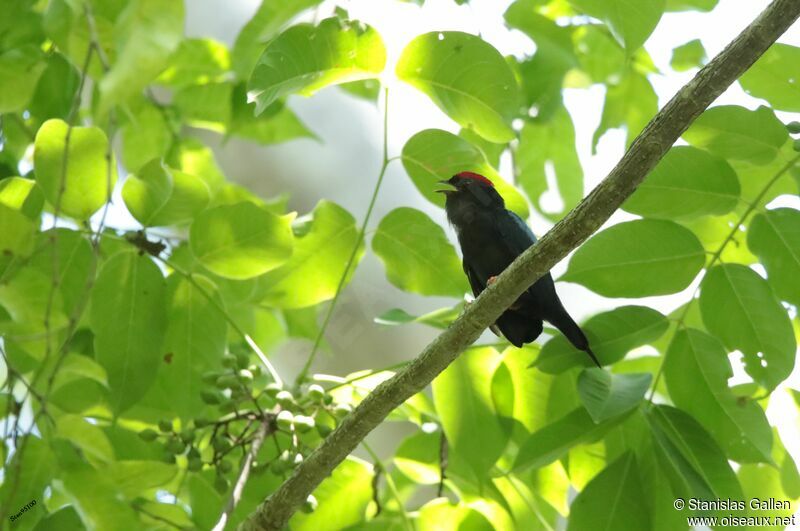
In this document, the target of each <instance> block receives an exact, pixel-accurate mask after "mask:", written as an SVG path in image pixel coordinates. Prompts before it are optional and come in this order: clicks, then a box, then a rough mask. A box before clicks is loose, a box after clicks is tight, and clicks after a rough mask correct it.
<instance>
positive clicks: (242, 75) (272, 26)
mask: <svg viewBox="0 0 800 531" xmlns="http://www.w3.org/2000/svg"><path fill="white" fill-rule="evenodd" d="M319 3H320V0H292V1H290V2H287V1H286V0H262V1H261V5H260V6H259V7H258V9H257V10H256V12H255V14H254V15H253V18H251V19H250V20H249V21H248V22H247V24H245V25H244V27H243V28H242V31H240V32H239V35H238V36H237V37H236V42H235V43H234V44H233V50H232V52H231V61H232V66H233V71H234V72H235V73H236V77H237V78H238V79H242V80H244V79H247V78H248V77H250V73H251V72H252V71H253V68H254V67H255V66H256V63H257V62H258V56H259V55H260V54H261V52H262V51H263V50H262V49H263V47H264V43H267V42H269V41H270V40H272V38H273V37H274V36H275V35H277V33H278V31H280V29H281V27H282V26H283V25H285V24H286V23H287V22H289V21H290V20H291V19H292V18H294V17H295V16H296V15H297V14H298V13H300V12H301V11H304V10H306V9H308V8H309V7H312V6H315V5H317V4H319Z"/></svg>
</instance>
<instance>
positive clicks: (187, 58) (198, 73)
mask: <svg viewBox="0 0 800 531" xmlns="http://www.w3.org/2000/svg"><path fill="white" fill-rule="evenodd" d="M230 66H231V58H230V56H229V54H228V48H227V47H226V46H225V45H224V44H222V43H221V42H219V41H215V40H214V39H184V40H182V41H181V43H180V45H178V49H177V50H176V51H175V53H174V54H172V57H170V59H169V67H167V69H166V70H164V71H163V72H162V73H161V75H160V76H158V79H157V80H156V82H157V83H159V84H162V85H167V86H170V87H174V88H182V87H186V86H189V85H202V84H205V83H215V82H218V81H223V80H224V79H225V77H226V73H227V72H228V71H229V70H230Z"/></svg>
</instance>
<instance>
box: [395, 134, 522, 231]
mask: <svg viewBox="0 0 800 531" xmlns="http://www.w3.org/2000/svg"><path fill="white" fill-rule="evenodd" d="M402 159H403V167H404V168H405V169H406V172H407V173H408V176H409V177H411V180H412V181H413V182H414V185H415V186H416V187H417V190H419V191H420V193H421V194H422V195H423V196H424V197H425V199H427V200H428V201H430V202H431V203H433V204H435V205H439V206H440V207H444V197H443V194H437V193H436V192H435V190H436V188H437V187H438V186H439V185H438V184H437V181H441V180H446V179H449V178H450V177H452V176H453V175H455V174H456V173H459V172H462V171H474V172H477V173H480V174H481V175H483V176H484V177H486V178H488V179H489V180H490V181H492V183H494V185H495V188H497V191H498V193H499V194H500V195H501V196H502V197H503V199H504V200H505V202H506V208H508V209H509V210H513V211H514V212H516V213H517V214H519V215H520V216H521V217H522V218H523V219H525V218H527V217H528V203H527V201H525V198H524V197H523V196H522V194H521V193H519V192H518V191H517V189H516V188H514V186H513V185H511V184H509V183H508V182H506V181H504V180H503V178H502V177H500V174H499V173H498V172H497V170H495V169H494V168H492V167H491V166H490V165H489V163H488V162H486V157H485V156H484V155H483V152H482V151H481V150H480V149H478V148H476V147H475V146H474V145H472V144H470V143H469V142H467V141H466V140H464V139H463V138H461V137H458V136H456V135H454V134H452V133H448V132H447V131H442V130H441V129H425V130H424V131H420V132H419V133H417V134H415V135H414V136H412V137H411V138H409V139H408V142H406V145H405V146H403V153H402Z"/></svg>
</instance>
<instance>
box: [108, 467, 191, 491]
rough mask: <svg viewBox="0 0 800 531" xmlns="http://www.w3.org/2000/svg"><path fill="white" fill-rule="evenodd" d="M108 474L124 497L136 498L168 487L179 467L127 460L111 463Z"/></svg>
mask: <svg viewBox="0 0 800 531" xmlns="http://www.w3.org/2000/svg"><path fill="white" fill-rule="evenodd" d="M106 472H107V474H108V477H109V478H110V479H111V481H113V483H114V486H115V487H117V488H118V489H119V491H120V492H121V493H122V495H123V496H125V497H126V498H136V497H137V496H142V495H145V494H146V493H147V492H148V491H150V490H151V489H154V488H156V487H161V486H163V485H166V484H167V483H168V482H169V481H170V480H171V479H172V478H174V477H175V475H176V474H177V473H178V467H176V466H175V465H173V464H168V463H161V462H159V461H140V460H126V461H117V462H114V463H109V464H108V467H107V468H106Z"/></svg>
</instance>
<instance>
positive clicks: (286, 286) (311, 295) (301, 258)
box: [259, 201, 364, 308]
mask: <svg viewBox="0 0 800 531" xmlns="http://www.w3.org/2000/svg"><path fill="white" fill-rule="evenodd" d="M357 242H358V230H357V228H356V220H355V219H354V218H353V216H352V215H351V214H350V213H349V212H348V211H347V210H345V209H344V208H342V207H340V206H339V205H337V204H336V203H332V202H330V201H320V202H319V203H318V204H317V206H316V208H314V212H313V217H312V221H311V228H310V229H309V231H308V232H307V233H306V234H304V235H303V236H302V237H300V238H298V239H296V240H295V246H294V252H293V253H292V256H291V258H289V260H288V261H287V262H286V263H285V264H283V265H282V266H280V267H279V268H277V269H273V270H272V271H270V272H268V273H267V274H266V275H264V276H263V277H261V278H260V279H259V282H260V284H261V285H262V286H266V291H265V293H264V299H263V302H264V303H266V304H268V305H270V306H276V307H279V308H305V307H307V306H313V305H314V304H318V303H320V302H322V301H326V300H329V299H331V298H333V296H334V295H335V294H336V289H337V287H338V285H339V280H340V279H341V277H342V274H343V273H344V268H345V266H346V265H347V261H348V259H349V258H350V255H351V253H352V252H353V247H355V245H356V243H357ZM362 256H364V243H363V241H362V242H358V251H357V252H356V255H355V258H354V260H353V264H352V265H351V266H350V270H349V271H348V274H347V278H346V279H345V282H348V281H349V280H350V278H352V276H353V273H354V272H355V270H356V267H357V266H358V263H359V262H360V261H361V257H362Z"/></svg>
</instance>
